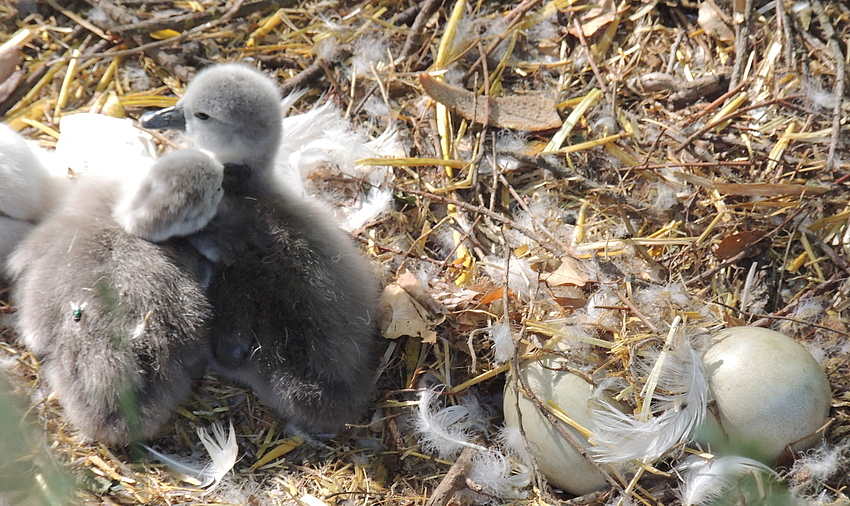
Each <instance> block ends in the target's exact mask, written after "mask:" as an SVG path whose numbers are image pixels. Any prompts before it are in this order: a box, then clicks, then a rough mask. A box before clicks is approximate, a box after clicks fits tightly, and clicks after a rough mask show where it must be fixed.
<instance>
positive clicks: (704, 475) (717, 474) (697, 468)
mask: <svg viewBox="0 0 850 506" xmlns="http://www.w3.org/2000/svg"><path fill="white" fill-rule="evenodd" d="M679 469H681V470H682V471H683V472H684V477H683V483H682V486H681V488H680V494H681V496H682V504H684V505H685V506H693V505H697V504H705V503H707V502H709V501H711V500H713V499H717V498H719V497H720V496H722V495H723V493H724V492H725V491H726V490H728V489H729V488H730V487H732V486H733V485H734V484H735V482H736V481H737V480H738V479H739V478H742V477H744V476H746V475H747V474H757V473H766V474H769V475H771V476H774V477H777V478H778V477H779V475H778V474H776V472H775V471H774V470H773V469H771V468H769V467H767V466H766V465H764V464H762V463H761V462H759V461H757V460H753V459H748V458H746V457H740V456H738V455H730V456H726V457H720V458H718V459H714V460H705V459H701V458H699V457H693V458H691V459H688V460H687V461H686V462H685V464H683V465H682V466H681V467H680V468H679Z"/></svg>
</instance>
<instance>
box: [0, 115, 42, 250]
mask: <svg viewBox="0 0 850 506" xmlns="http://www.w3.org/2000/svg"><path fill="white" fill-rule="evenodd" d="M49 179H50V176H49V173H48V171H47V169H46V168H45V167H44V165H43V164H42V163H41V161H40V160H39V159H38V157H37V156H36V155H35V153H33V152H32V150H31V149H30V147H29V146H28V145H27V142H26V141H25V140H24V138H23V137H22V136H21V135H20V134H18V133H17V132H15V131H14V130H12V129H11V128H9V127H8V126H6V125H4V124H0V265H2V264H3V263H5V261H6V258H7V257H8V256H9V255H10V254H11V253H12V250H13V249H14V248H15V246H17V245H18V243H19V242H20V241H21V240H23V238H24V237H25V236H26V234H27V233H28V232H29V231H30V230H32V228H33V226H34V224H35V223H36V222H37V221H38V220H40V219H41V218H42V216H43V215H44V212H45V208H46V200H47V185H48V181H49Z"/></svg>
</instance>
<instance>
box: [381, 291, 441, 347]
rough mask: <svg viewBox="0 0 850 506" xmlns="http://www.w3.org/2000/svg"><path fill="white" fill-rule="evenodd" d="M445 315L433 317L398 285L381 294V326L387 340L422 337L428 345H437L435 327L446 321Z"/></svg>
mask: <svg viewBox="0 0 850 506" xmlns="http://www.w3.org/2000/svg"><path fill="white" fill-rule="evenodd" d="M445 318H446V317H445V316H444V315H433V314H431V313H430V312H429V311H428V310H427V309H425V308H424V307H422V305H421V304H419V303H418V302H416V300H415V299H414V298H413V297H411V296H410V294H409V293H407V292H406V291H405V290H404V288H402V287H401V286H399V285H398V284H397V283H393V284H392V285H389V286H388V287H386V288H385V289H384V292H383V293H382V294H381V306H380V316H379V322H380V323H379V324H380V327H381V332H382V333H383V335H384V337H385V338H387V339H397V338H399V337H401V336H411V337H421V338H422V340H423V341H424V342H426V343H436V342H437V333H436V332H434V330H433V326H434V325H439V324H440V323H442V322H443V320H445Z"/></svg>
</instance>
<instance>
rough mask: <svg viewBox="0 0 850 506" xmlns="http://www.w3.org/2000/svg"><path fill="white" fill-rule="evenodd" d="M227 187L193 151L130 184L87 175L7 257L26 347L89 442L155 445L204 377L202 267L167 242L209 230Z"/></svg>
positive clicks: (206, 308)
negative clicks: (151, 442) (196, 380)
mask: <svg viewBox="0 0 850 506" xmlns="http://www.w3.org/2000/svg"><path fill="white" fill-rule="evenodd" d="M222 178H223V168H222V166H221V165H220V164H219V163H218V162H216V161H214V160H213V159H212V158H210V157H209V156H208V155H206V154H204V153H202V152H200V151H197V150H182V151H177V152H174V153H171V154H169V155H166V156H164V157H162V158H160V159H159V160H158V161H157V162H156V163H155V164H154V165H153V167H152V168H151V171H150V172H149V173H148V174H147V175H146V177H145V178H144V180H142V181H141V182H139V184H138V186H136V187H129V188H128V187H122V186H121V184H120V183H118V182H115V181H111V180H104V179H100V178H96V177H91V178H86V179H84V180H81V181H80V183H79V185H78V186H77V187H76V188H75V189H74V191H73V192H72V193H71V194H70V195H69V196H68V197H67V199H66V200H65V201H64V202H62V204H60V206H59V207H58V208H57V209H56V211H55V212H54V213H53V214H51V215H50V216H49V217H48V218H47V219H46V220H45V221H44V222H42V223H41V224H40V225H38V226H37V227H36V228H35V230H34V231H33V232H32V233H31V234H30V235H29V237H28V238H27V239H26V240H25V241H24V242H23V243H22V244H21V245H20V246H19V247H18V248H17V249H16V250H15V252H14V254H13V255H12V257H11V259H10V261H9V265H8V268H9V272H10V273H11V275H12V278H13V280H14V284H13V297H14V299H15V301H16V305H17V307H18V310H19V311H18V315H17V316H18V321H17V324H18V331H19V334H20V337H21V340H22V341H23V343H24V344H25V345H26V346H27V348H29V349H30V351H32V352H33V353H34V354H35V355H36V356H37V357H38V358H39V360H40V361H41V363H42V366H41V373H42V375H43V378H44V379H45V380H46V382H47V384H48V385H49V386H50V387H51V388H52V389H53V390H55V391H56V392H57V393H58V397H59V402H60V403H61V404H62V406H63V408H64V416H65V419H66V420H67V421H68V422H70V424H71V425H73V426H75V427H77V428H78V429H79V430H80V431H81V432H82V433H83V434H84V435H85V436H87V437H88V438H91V439H93V440H96V441H99V442H102V443H107V444H112V445H124V444H129V443H132V442H135V441H141V440H145V439H149V438H151V437H153V436H155V435H156V434H157V433H158V432H159V430H160V428H161V427H162V426H163V425H164V424H165V423H166V422H167V421H168V420H169V418H170V417H171V415H172V413H173V411H174V409H175V408H176V407H177V406H178V405H179V404H180V403H182V402H183V401H184V400H185V399H186V398H187V397H188V395H189V392H190V389H191V386H192V383H193V381H194V378H195V377H196V376H198V375H199V374H201V373H202V372H203V370H204V368H205V366H206V360H207V357H208V351H207V347H208V346H209V322H210V319H211V315H212V307H211V305H210V304H209V302H208V300H207V297H206V295H205V293H204V286H202V278H203V277H205V270H208V269H209V265H208V261H207V260H206V259H205V258H204V257H203V256H201V255H200V254H199V253H198V252H197V251H196V250H195V249H194V248H193V247H192V246H191V244H189V242H188V241H186V240H185V239H183V238H180V237H176V236H175V237H171V236H170V234H174V233H175V231H177V232H176V233H177V234H178V235H179V234H185V233H191V232H194V231H195V230H197V229H198V228H200V227H202V226H204V225H206V221H205V220H203V219H198V218H197V217H203V216H209V217H211V215H212V214H213V213H214V212H215V209H216V206H217V205H218V203H219V200H220V199H221V197H222V189H221V183H222ZM187 185H195V186H194V188H193V189H192V190H186V187H187ZM187 216H189V217H195V218H192V219H187V218H186V217H187ZM188 224H191V226H187V225H188ZM122 225H123V226H122ZM124 226H126V227H127V228H128V229H129V230H130V231H132V232H134V233H131V232H128V231H127V230H125V228H124ZM135 232H138V233H141V234H142V235H145V236H150V237H156V238H161V239H164V241H163V242H161V243H158V244H157V243H153V242H150V241H148V240H146V239H144V238H142V237H139V236H138V235H135ZM205 266H206V267H205Z"/></svg>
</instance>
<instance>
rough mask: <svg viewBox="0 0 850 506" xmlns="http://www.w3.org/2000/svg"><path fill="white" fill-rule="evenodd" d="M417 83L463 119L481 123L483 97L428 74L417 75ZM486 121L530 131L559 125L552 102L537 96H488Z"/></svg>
mask: <svg viewBox="0 0 850 506" xmlns="http://www.w3.org/2000/svg"><path fill="white" fill-rule="evenodd" d="M419 82H420V83H421V84H422V88H423V89H424V90H425V93H427V94H428V95H430V96H431V98H433V99H434V100H436V101H437V102H439V103H441V104H443V105H445V106H446V107H450V108H452V109H454V110H455V111H456V112H457V113H458V114H460V115H461V116H462V117H463V118H466V119H468V120H473V118H474V121H476V122H478V123H483V122H484V118H485V114H484V112H485V111H484V97H482V96H477V97H476V96H475V94H474V93H472V92H471V91H467V90H462V89H460V88H456V87H454V86H450V85H448V84H445V83H443V82H440V81H438V80H436V79H434V78H433V77H431V76H430V75H429V74H419ZM487 120H488V122H487V124H488V125H490V126H494V127H498V128H511V129H513V130H530V131H532V132H536V131H539V130H551V129H553V128H558V127H560V126H561V117H560V116H558V110H557V109H556V108H555V101H554V100H550V99H548V98H545V97H537V96H510V97H497V98H491V99H490V108H489V111H487Z"/></svg>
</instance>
